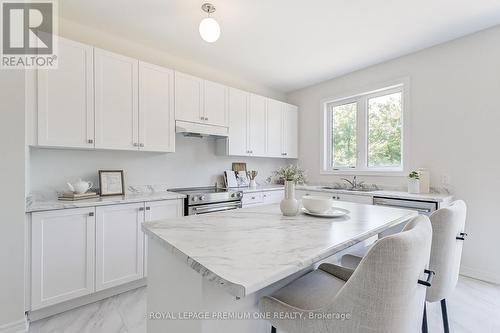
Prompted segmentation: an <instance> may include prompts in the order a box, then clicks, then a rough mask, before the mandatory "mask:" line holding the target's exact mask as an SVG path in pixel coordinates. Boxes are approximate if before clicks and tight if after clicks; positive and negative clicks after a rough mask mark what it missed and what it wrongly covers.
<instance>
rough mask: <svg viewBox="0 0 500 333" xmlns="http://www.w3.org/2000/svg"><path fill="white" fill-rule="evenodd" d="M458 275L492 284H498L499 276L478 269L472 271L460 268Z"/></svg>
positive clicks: (468, 268) (499, 282) (463, 267)
mask: <svg viewBox="0 0 500 333" xmlns="http://www.w3.org/2000/svg"><path fill="white" fill-rule="evenodd" d="M460 275H463V276H467V277H471V278H474V279H477V280H481V281H485V282H490V283H494V284H500V276H499V275H498V274H495V273H493V272H488V271H483V270H479V269H474V268H470V267H465V266H461V267H460Z"/></svg>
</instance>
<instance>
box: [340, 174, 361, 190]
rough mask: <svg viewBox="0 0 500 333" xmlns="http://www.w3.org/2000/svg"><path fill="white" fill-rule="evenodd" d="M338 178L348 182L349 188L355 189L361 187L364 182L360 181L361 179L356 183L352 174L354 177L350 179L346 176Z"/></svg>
mask: <svg viewBox="0 0 500 333" xmlns="http://www.w3.org/2000/svg"><path fill="white" fill-rule="evenodd" d="M340 179H342V180H343V181H346V182H348V183H349V185H351V190H355V189H357V188H359V187H361V185H363V184H364V182H362V181H361V182H359V183H358V181H357V178H356V176H354V178H353V179H352V181H351V180H349V179H347V178H340Z"/></svg>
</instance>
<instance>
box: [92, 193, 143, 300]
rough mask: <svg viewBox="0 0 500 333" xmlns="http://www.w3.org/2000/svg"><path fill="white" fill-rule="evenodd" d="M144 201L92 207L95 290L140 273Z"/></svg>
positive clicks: (125, 280) (123, 281)
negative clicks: (94, 216)
mask: <svg viewBox="0 0 500 333" xmlns="http://www.w3.org/2000/svg"><path fill="white" fill-rule="evenodd" d="M143 221H144V203H133V204H123V205H113V206H105V207H97V208H96V290H98V291H99V290H103V289H106V288H110V287H114V286H118V285H120V284H123V283H126V282H130V281H134V280H138V279H140V278H142V277H143V256H144V252H143V251H144V247H143V246H144V234H143V232H142V230H141V223H142V222H143Z"/></svg>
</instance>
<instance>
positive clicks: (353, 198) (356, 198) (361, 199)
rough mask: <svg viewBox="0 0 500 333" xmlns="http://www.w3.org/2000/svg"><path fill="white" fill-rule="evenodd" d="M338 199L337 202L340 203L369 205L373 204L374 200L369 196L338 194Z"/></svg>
mask: <svg viewBox="0 0 500 333" xmlns="http://www.w3.org/2000/svg"><path fill="white" fill-rule="evenodd" d="M337 198H338V199H337V200H340V201H348V202H355V203H360V204H367V205H372V204H373V198H372V197H371V196H368V195H354V194H338V195H337Z"/></svg>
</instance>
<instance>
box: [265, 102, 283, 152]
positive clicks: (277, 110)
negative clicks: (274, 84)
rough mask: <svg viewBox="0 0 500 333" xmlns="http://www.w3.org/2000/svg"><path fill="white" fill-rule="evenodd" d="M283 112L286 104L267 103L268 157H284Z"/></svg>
mask: <svg viewBox="0 0 500 333" xmlns="http://www.w3.org/2000/svg"><path fill="white" fill-rule="evenodd" d="M283 112H284V103H282V102H279V101H276V100H273V99H268V101H267V124H266V135H267V156H270V157H282V156H283V152H284V150H283V138H284V133H283V132H284V131H283Z"/></svg>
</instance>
